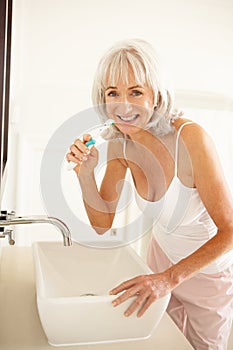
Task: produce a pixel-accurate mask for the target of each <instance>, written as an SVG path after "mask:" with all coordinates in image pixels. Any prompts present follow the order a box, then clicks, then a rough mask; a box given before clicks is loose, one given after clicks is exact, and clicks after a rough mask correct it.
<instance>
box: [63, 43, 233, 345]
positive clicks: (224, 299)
mask: <svg viewBox="0 0 233 350" xmlns="http://www.w3.org/2000/svg"><path fill="white" fill-rule="evenodd" d="M93 102H94V105H95V106H97V108H98V109H99V112H100V115H101V118H102V121H105V120H107V119H109V118H111V119H113V120H114V125H113V126H111V128H109V135H107V136H106V138H107V139H108V162H107V167H106V171H105V175H104V177H103V180H102V184H101V186H100V189H98V187H97V185H96V180H95V176H94V168H95V166H96V165H97V163H98V150H97V149H96V148H95V147H92V148H91V149H89V148H88V147H86V146H85V143H86V142H87V141H88V140H90V137H91V136H90V135H84V136H83V139H82V140H81V139H78V140H76V141H75V142H74V144H73V145H71V147H70V152H69V153H68V154H67V159H68V161H72V162H75V163H76V164H77V165H76V167H75V168H74V170H75V172H76V174H77V177H78V179H79V182H80V185H81V188H82V193H83V200H84V204H85V208H86V211H87V214H88V217H89V220H90V223H91V225H92V227H93V228H94V229H95V230H96V232H97V233H98V234H103V233H104V232H106V231H107V230H109V229H110V228H111V226H112V222H113V219H114V216H115V213H116V210H117V203H118V201H119V197H120V193H121V190H122V186H123V180H124V178H125V175H126V171H127V169H129V170H130V172H131V175H132V179H133V182H134V185H135V192H136V200H137V203H138V205H139V207H141V208H145V210H144V211H143V215H145V217H147V218H148V220H151V219H152V220H153V221H154V225H153V234H152V238H151V241H150V243H149V247H148V265H149V266H150V268H151V269H152V270H153V272H154V273H153V274H150V275H143V276H137V277H135V278H132V279H130V280H128V281H125V282H123V283H122V284H120V285H119V286H117V287H115V288H114V289H113V290H112V291H111V292H110V293H111V294H114V295H117V294H118V293H121V294H120V296H118V297H117V298H116V299H115V300H114V301H113V306H117V305H119V304H121V303H122V302H124V301H125V300H127V299H128V298H130V297H131V296H136V298H135V299H134V301H133V302H132V303H131V305H130V306H129V308H128V309H127V310H126V311H125V316H130V315H131V314H132V313H133V312H137V315H138V317H141V316H142V315H143V314H144V312H145V311H146V310H147V309H148V308H149V307H150V305H151V304H152V303H153V302H154V301H155V300H156V299H158V298H160V297H163V296H164V295H166V294H168V293H171V299H170V302H169V305H168V308H167V312H168V313H169V315H170V316H171V318H172V319H173V320H174V322H175V323H176V324H177V326H178V327H179V328H180V329H181V331H182V332H183V333H184V335H185V336H186V337H187V339H188V340H189V342H190V343H191V344H192V346H193V347H194V348H195V349H198V350H200V349H219V350H220V349H221V350H224V349H227V342H228V337H229V334H230V331H231V322H232V313H233V265H232V264H233V250H232V249H233V201H232V197H231V194H230V191H229V189H228V187H227V184H226V181H225V178H224V174H223V171H222V168H221V164H220V162H219V159H218V155H217V153H216V150H215V147H214V144H213V142H212V140H211V138H210V136H209V135H208V134H207V133H206V131H205V130H203V128H202V127H201V126H200V125H198V124H196V123H195V122H193V121H191V120H188V119H186V118H185V117H184V116H183V115H181V113H178V112H177V111H176V110H174V105H173V97H172V93H171V92H170V91H169V89H168V88H167V86H166V85H165V83H164V80H163V75H162V74H161V69H160V66H159V63H158V60H157V56H156V54H155V52H154V50H153V48H152V47H151V46H150V45H149V44H148V43H147V42H145V41H143V40H139V39H137V40H127V41H124V42H120V43H117V44H116V45H115V46H113V47H112V48H111V49H110V50H109V51H108V52H107V53H106V54H105V55H104V56H103V58H102V59H101V61H100V63H99V66H98V69H97V73H96V77H95V80H94V85H93ZM143 206H144V207H143ZM142 210H143V209H142Z"/></svg>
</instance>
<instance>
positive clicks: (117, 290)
mask: <svg viewBox="0 0 233 350" xmlns="http://www.w3.org/2000/svg"><path fill="white" fill-rule="evenodd" d="M139 278H140V277H134V278H131V279H130V280H128V281H124V282H123V283H121V284H119V285H118V286H116V287H115V288H113V289H112V290H111V291H110V292H109V293H110V294H111V295H116V294H118V293H120V292H123V291H124V290H126V289H128V288H131V287H132V286H133V285H134V284H135V283H137V281H138V280H139Z"/></svg>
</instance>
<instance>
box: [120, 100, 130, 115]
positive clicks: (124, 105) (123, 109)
mask: <svg viewBox="0 0 233 350" xmlns="http://www.w3.org/2000/svg"><path fill="white" fill-rule="evenodd" d="M117 111H118V113H119V114H121V115H127V114H128V113H130V112H131V111H132V104H131V103H130V102H129V101H128V100H127V99H124V100H123V99H122V100H121V101H119V103H117Z"/></svg>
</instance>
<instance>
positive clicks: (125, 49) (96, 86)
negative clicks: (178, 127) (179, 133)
mask: <svg viewBox="0 0 233 350" xmlns="http://www.w3.org/2000/svg"><path fill="white" fill-rule="evenodd" d="M129 66H130V67H131V68H132V71H133V74H134V77H135V81H136V83H137V84H139V85H147V86H148V87H149V88H151V89H152V91H153V94H154V105H155V108H154V113H153V115H152V117H151V119H150V121H149V123H148V125H147V128H148V129H150V130H151V132H153V133H154V134H155V135H164V134H167V133H168V132H171V131H172V130H173V127H172V125H171V122H172V121H173V120H174V119H175V118H177V117H179V116H180V115H181V114H182V112H178V111H177V110H175V109H174V99H173V91H172V90H171V88H169V87H168V84H167V81H166V79H165V77H164V74H163V71H162V68H161V65H160V63H159V61H158V55H157V54H156V53H155V51H154V49H153V48H152V46H151V45H150V44H149V43H147V42H146V41H144V40H141V39H131V40H125V41H120V42H118V43H116V44H115V45H114V46H113V47H112V48H110V49H109V50H108V51H107V53H106V54H105V55H104V56H103V57H102V59H101V60H100V62H99V65H98V67H97V72H96V75H95V79H94V83H93V90H92V100H93V104H94V106H95V107H96V108H97V111H98V113H99V115H100V118H101V120H102V121H103V122H105V121H106V120H107V119H108V116H107V113H106V109H105V90H106V84H107V83H108V84H110V85H112V86H115V85H116V83H117V81H118V80H119V79H123V81H124V82H126V83H128V69H129ZM117 130H118V129H117V128H116V127H113V128H112V131H115V132H117ZM118 133H119V131H118Z"/></svg>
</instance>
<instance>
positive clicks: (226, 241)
mask: <svg viewBox="0 0 233 350" xmlns="http://www.w3.org/2000/svg"><path fill="white" fill-rule="evenodd" d="M182 138H183V141H184V143H185V145H186V147H187V149H188V152H189V154H190V158H191V161H192V166H193V173H194V181H195V186H196V188H197V190H198V192H199V194H200V197H201V199H202V201H203V203H204V205H205V206H206V209H207V211H208V212H209V214H210V216H211V217H212V219H213V221H214V222H215V224H216V226H217V234H216V235H215V236H214V237H213V238H212V239H210V240H209V241H208V242H206V243H205V244H204V245H203V246H202V247H200V248H199V249H198V250H196V251H195V252H194V253H193V254H191V255H190V256H188V257H187V258H185V259H183V260H181V261H180V262H178V263H177V264H175V265H173V266H172V267H170V268H169V269H168V270H166V271H164V272H162V273H159V274H151V275H147V276H138V277H135V278H133V279H131V280H129V281H126V282H124V283H122V284H121V285H119V286H118V287H116V288H114V289H113V290H112V291H111V292H110V293H111V294H118V293H120V292H122V291H125V292H124V293H123V294H121V296H119V297H118V298H117V299H116V300H115V301H114V302H113V305H114V306H117V305H119V304H120V303H122V302H124V301H125V300H127V299H128V298H129V297H131V296H132V295H138V297H137V298H136V300H135V301H134V302H133V303H132V304H131V305H130V307H129V308H128V309H127V310H126V312H125V315H126V316H129V315H131V314H132V313H133V312H134V311H136V310H137V309H139V311H138V316H142V315H143V313H144V312H145V311H146V310H147V309H148V307H149V306H150V305H151V304H152V302H154V301H155V300H156V299H158V298H160V297H162V296H164V295H166V294H168V293H170V292H171V291H172V290H173V289H174V288H175V287H177V286H178V285H179V284H181V283H182V282H184V281H186V280H188V279H189V278H191V277H192V276H193V275H194V274H196V273H198V272H199V271H200V270H201V269H203V268H204V267H206V266H207V265H209V264H210V263H212V262H213V261H214V260H216V259H217V258H219V257H220V256H222V255H223V254H225V253H227V252H229V251H230V250H232V249H233V201H232V196H231V194H230V191H229V189H228V186H227V184H226V181H225V177H224V174H223V171H222V168H221V165H220V162H219V158H218V155H217V152H216V150H215V146H214V144H213V142H212V140H211V138H210V137H209V136H208V134H207V133H206V132H205V131H204V130H203V129H202V128H201V127H200V126H199V125H197V124H190V125H188V126H186V127H185V128H184V129H183V130H182Z"/></svg>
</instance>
